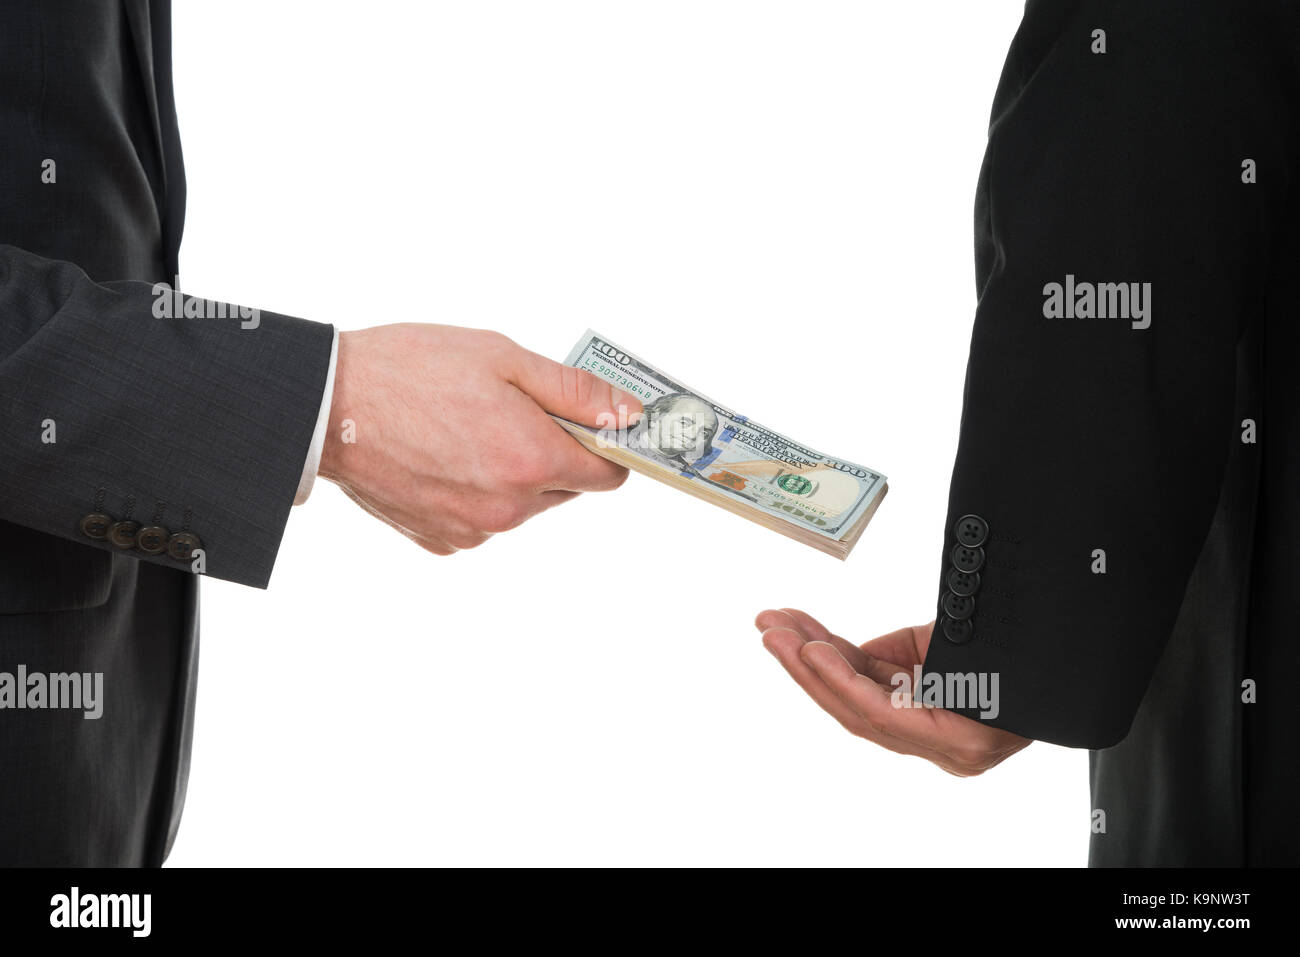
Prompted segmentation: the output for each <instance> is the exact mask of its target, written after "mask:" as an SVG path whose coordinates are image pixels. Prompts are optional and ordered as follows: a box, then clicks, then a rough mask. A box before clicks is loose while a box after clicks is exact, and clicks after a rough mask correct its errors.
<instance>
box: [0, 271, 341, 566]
mask: <svg viewBox="0 0 1300 957" xmlns="http://www.w3.org/2000/svg"><path fill="white" fill-rule="evenodd" d="M178 304H179V306H180V308H179V309H177V308H176V307H177V305H178ZM332 343H333V328H332V327H331V326H329V325H326V324H321V323H314V322H308V321H305V320H302V319H296V318H293V317H290V316H284V315H280V314H277V313H270V312H260V313H258V312H256V311H252V310H243V311H240V310H239V309H238V307H234V306H230V305H229V304H226V303H217V302H215V301H212V300H204V299H198V298H196V297H191V296H188V295H185V296H180V297H177V296H176V295H173V294H171V293H170V292H169V291H167V290H164V289H162V288H160V287H155V286H153V285H151V284H149V283H144V282H108V283H97V282H93V281H91V280H90V279H89V278H88V277H87V276H86V274H85V273H84V272H82V271H81V270H80V269H79V268H77V267H76V266H74V265H71V264H69V263H66V262H58V261H54V260H49V259H44V258H41V257H39V256H36V255H33V254H31V253H28V252H25V251H24V250H21V249H18V248H15V247H13V246H0V447H2V448H3V454H2V455H0V520H3V521H6V522H11V523H13V524H15V525H20V526H25V527H26V528H29V529H33V530H35V531H38V532H43V533H46V534H49V535H53V536H58V537H60V538H64V539H67V540H70V541H77V542H82V543H84V544H85V545H87V546H88V547H91V548H98V549H104V550H109V551H115V552H119V553H121V554H125V555H130V556H132V557H134V558H138V559H140V560H141V561H147V562H152V563H157V564H161V565H166V566H169V567H172V568H177V569H180V570H186V571H191V570H195V561H194V559H195V558H196V557H197V556H196V554H195V552H194V550H193V549H194V548H196V547H197V548H201V549H202V564H201V565H200V566H199V568H200V569H201V570H203V571H204V572H205V573H206V574H208V575H211V576H213V577H217V578H223V579H227V580H230V581H234V582H238V583H241V584H246V585H253V586H257V587H262V588H264V587H266V585H267V583H268V581H269V579H270V576H271V569H272V566H273V565H274V562H275V555H276V552H277V550H278V548H279V544H280V539H281V536H282V534H283V531H284V526H285V523H286V522H287V520H288V514H289V509H290V507H291V506H292V503H293V500H294V495H295V493H296V491H297V490H298V486H299V483H300V481H301V479H302V476H303V463H304V461H305V460H306V458H307V451H308V446H309V444H310V442H311V440H312V434H313V431H314V430H315V428H316V424H317V417H318V413H319V411H320V408H321V400H322V392H323V389H324V387H325V382H326V377H327V375H328V371H329V361H330V350H331V345H332Z"/></svg>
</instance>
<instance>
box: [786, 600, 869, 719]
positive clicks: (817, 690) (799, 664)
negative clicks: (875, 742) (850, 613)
mask: <svg viewBox="0 0 1300 957" xmlns="http://www.w3.org/2000/svg"><path fill="white" fill-rule="evenodd" d="M805 644H806V641H805V639H804V637H803V635H802V634H800V633H799V632H798V631H796V630H794V629H793V628H784V627H780V626H778V627H774V628H769V629H767V630H766V631H764V632H763V647H764V648H766V649H767V650H768V651H769V652H771V654H772V656H773V657H775V658H776V660H777V661H779V662H780V663H781V667H783V668H785V670H786V672H787V673H788V674H789V675H790V677H791V678H793V679H794V682H795V684H797V685H798V686H799V687H800V688H802V689H803V690H804V692H805V693H806V694H807V695H808V697H810V698H812V699H813V701H815V702H817V704H818V706H819V707H820V708H821V709H822V710H823V711H825V712H826V713H827V714H829V715H830V716H831V717H832V718H834V719H835V720H836V721H838V722H839V723H840V724H841V725H843V726H844V728H845V730H847V731H849V732H850V733H852V734H856V735H858V736H860V737H866V736H867V731H868V730H869V729H867V728H866V726H865V723H864V722H863V720H862V716H861V715H859V714H858V713H857V712H856V711H854V710H853V709H852V708H851V707H849V706H848V705H847V704H845V703H844V702H843V701H841V700H840V699H839V698H838V697H837V696H836V695H835V693H834V692H833V691H831V690H830V689H829V688H828V687H826V683H825V682H824V681H822V680H821V678H819V677H818V676H817V673H816V672H815V671H813V669H812V668H811V667H809V666H808V664H807V663H805V662H804V661H803V659H802V658H801V656H800V652H801V651H802V650H803V646H804V645H805Z"/></svg>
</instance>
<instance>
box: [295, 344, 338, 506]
mask: <svg viewBox="0 0 1300 957" xmlns="http://www.w3.org/2000/svg"><path fill="white" fill-rule="evenodd" d="M338 360H339V330H338V326H335V327H334V344H333V345H331V346H330V371H329V374H328V375H327V376H326V377H325V395H324V396H322V397H321V400H320V414H319V415H317V416H316V431H315V432H313V433H312V435H311V447H310V448H308V449H307V462H306V464H305V465H303V468H302V478H301V479H299V480H298V494H297V495H295V496H294V497H293V504H294V505H301V504H302V503H303V502H305V501H307V497H308V496H309V495H311V489H312V486H313V485H315V484H316V472H317V471H318V470H319V469H320V454H321V451H322V450H323V449H324V448H325V430H326V429H327V428H329V424H330V406H331V405H332V404H333V402H334V366H335V365H337V364H338Z"/></svg>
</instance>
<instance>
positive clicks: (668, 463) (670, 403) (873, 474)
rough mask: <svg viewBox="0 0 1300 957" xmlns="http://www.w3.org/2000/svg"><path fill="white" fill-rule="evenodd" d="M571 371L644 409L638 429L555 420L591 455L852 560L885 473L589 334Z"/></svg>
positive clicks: (618, 424) (568, 360)
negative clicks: (778, 427)
mask: <svg viewBox="0 0 1300 957" xmlns="http://www.w3.org/2000/svg"><path fill="white" fill-rule="evenodd" d="M565 364H566V365H570V366H573V367H574V368H578V369H585V370H586V371H588V372H590V373H592V374H594V375H596V376H598V377H599V378H601V379H604V380H606V381H608V382H609V383H610V384H612V385H614V386H615V387H617V388H619V389H622V390H623V391H624V392H627V393H630V394H631V395H634V396H636V397H637V398H638V399H640V400H641V403H642V405H643V407H644V409H645V411H644V414H643V415H642V417H641V418H640V420H639V421H637V422H636V423H635V424H633V425H631V426H629V425H628V423H627V422H610V423H602V425H606V427H604V428H597V429H593V428H589V427H585V426H582V425H577V424H575V423H573V422H568V421H566V420H563V419H557V421H558V422H560V424H561V425H563V426H564V427H565V428H566V429H568V430H569V432H570V433H571V434H573V435H574V436H575V437H576V438H578V439H579V440H580V441H582V442H583V444H584V445H586V446H587V447H588V448H590V449H592V451H594V452H596V453H597V454H602V455H605V457H607V458H610V459H613V460H614V461H617V462H620V463H621V464H623V465H627V466H628V467H630V468H633V469H635V470H637V471H639V472H642V473H644V474H647V475H651V476H652V477H654V478H658V479H660V480H661V481H665V482H667V483H668V484H670V485H674V486H675V487H678V488H681V489H683V490H685V491H688V492H691V493H692V494H695V495H697V496H699V497H701V498H706V499H709V500H711V501H713V502H714V503H715V504H718V505H723V506H724V507H727V508H729V509H730V510H731V511H733V512H737V513H738V514H741V515H744V516H745V517H746V518H750V519H753V520H754V521H758V522H759V523H760V524H763V525H765V526H767V527H769V528H773V529H775V530H776V531H780V532H783V533H784V534H787V535H790V536H791V537H793V538H797V539H799V540H801V541H805V542H807V543H808V544H811V545H814V546H816V547H819V548H821V550H822V551H826V552H829V553H831V554H834V555H838V556H839V557H841V558H842V557H845V556H846V555H847V554H848V551H849V549H850V548H851V547H852V545H853V543H854V542H855V541H856V540H857V536H858V535H860V534H861V531H862V528H863V527H864V526H865V524H866V522H867V521H868V520H869V519H870V517H871V515H872V514H873V513H874V511H875V508H876V506H877V505H878V504H879V502H880V499H881V498H882V497H883V496H884V494H885V490H886V488H887V483H886V479H885V476H884V475H883V474H881V473H880V472H877V471H876V470H874V469H870V468H867V467H866V466H863V465H858V464H856V463H854V462H850V461H848V460H846V459H840V458H835V457H832V456H829V455H825V454H823V453H821V452H818V451H816V450H815V449H811V448H809V447H807V446H806V445H803V444H802V443H800V442H796V441H794V440H793V439H790V438H787V437H786V436H784V435H781V434H780V433H779V432H773V431H772V430H771V429H768V428H765V427H764V426H762V425H760V424H758V423H757V422H755V421H753V420H752V419H750V418H748V417H747V416H744V415H741V414H739V413H737V412H734V411H732V410H731V409H729V408H727V407H725V406H722V405H719V404H718V403H716V402H714V401H713V400H712V399H709V398H708V397H706V396H705V395H703V394H702V393H700V392H697V391H696V390H694V389H691V388H690V387H688V386H686V385H685V384H683V383H682V382H680V381H679V380H677V379H674V378H673V377H671V376H669V375H668V374H667V373H665V372H663V371H661V370H659V369H657V368H656V367H654V366H652V365H650V363H648V362H646V361H644V360H643V359H640V358H638V357H637V356H636V355H634V354H632V353H631V352H628V351H627V350H626V349H624V348H622V347H621V346H619V345H617V344H616V343H613V342H610V341H609V340H608V339H606V338H604V337H603V336H600V335H598V334H597V333H594V332H592V331H591V330H588V331H587V332H586V333H585V334H584V335H583V337H582V339H580V340H579V341H578V343H577V345H575V346H574V347H573V349H572V351H571V352H570V353H569V355H568V357H567V358H566V359H565Z"/></svg>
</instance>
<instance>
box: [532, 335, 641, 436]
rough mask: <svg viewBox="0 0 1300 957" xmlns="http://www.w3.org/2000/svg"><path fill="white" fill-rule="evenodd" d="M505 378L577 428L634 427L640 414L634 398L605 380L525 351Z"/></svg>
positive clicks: (639, 405)
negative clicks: (574, 423) (578, 426)
mask: <svg viewBox="0 0 1300 957" xmlns="http://www.w3.org/2000/svg"><path fill="white" fill-rule="evenodd" d="M507 379H508V380H509V381H510V382H511V383H513V384H514V385H515V386H517V387H518V388H519V389H520V390H522V391H523V392H524V393H525V394H526V395H528V396H530V397H531V398H532V400H533V401H534V402H536V403H537V404H538V405H539V406H541V407H542V409H543V410H544V411H546V412H549V413H551V415H558V416H559V417H560V418H562V419H568V420H569V421H570V422H577V423H578V424H579V425H587V426H591V427H592V428H601V429H605V428H618V427H622V426H624V425H631V424H634V423H635V421H636V418H637V417H638V416H640V414H641V411H642V410H641V403H640V401H638V400H637V398H636V397H635V396H633V395H630V394H628V393H627V392H624V391H623V390H622V389H616V388H614V386H612V385H610V384H609V383H608V382H606V381H605V380H604V379H601V378H599V377H598V376H594V375H592V374H591V373H590V372H586V371H584V370H582V369H574V368H572V367H571V366H566V365H561V364H560V363H558V362H554V361H552V360H550V359H548V358H546V357H545V356H539V355H538V354H537V353H535V352H529V351H528V350H526V349H521V350H520V351H519V356H518V360H517V362H516V363H515V368H514V369H512V370H510V372H509V374H508V375H507Z"/></svg>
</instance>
